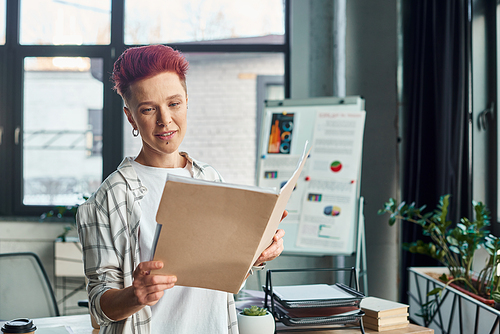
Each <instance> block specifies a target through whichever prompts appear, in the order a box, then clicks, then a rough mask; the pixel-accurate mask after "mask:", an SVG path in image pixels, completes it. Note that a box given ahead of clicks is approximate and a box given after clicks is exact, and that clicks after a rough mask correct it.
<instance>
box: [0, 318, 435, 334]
mask: <svg viewBox="0 0 500 334" xmlns="http://www.w3.org/2000/svg"><path fill="white" fill-rule="evenodd" d="M33 322H34V323H35V325H36V326H37V327H38V328H39V329H45V328H50V327H56V326H69V327H70V328H71V330H72V331H73V332H74V333H75V334H98V333H99V330H97V329H93V328H92V325H91V324H90V316H89V315H88V314H83V315H71V316H63V317H52V318H39V319H33ZM2 324H3V323H2V322H0V326H1V325H2ZM37 332H38V331H37ZM279 333H283V334H286V333H287V332H281V331H280V332H279ZM290 333H294V334H300V333H302V334H303V333H314V334H330V333H338V334H358V333H360V331H359V329H342V330H338V331H334V330H326V331H300V332H297V331H293V332H290ZM365 333H383V334H410V333H411V334H432V333H434V330H432V329H428V328H423V327H420V326H415V325H410V326H408V327H407V328H404V329H396V330H393V331H385V332H376V331H372V330H369V329H365Z"/></svg>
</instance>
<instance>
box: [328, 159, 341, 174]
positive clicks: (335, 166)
mask: <svg viewBox="0 0 500 334" xmlns="http://www.w3.org/2000/svg"><path fill="white" fill-rule="evenodd" d="M330 169H331V170H332V172H334V173H338V172H340V170H341V169H342V163H341V162H340V161H334V162H332V163H331V164H330Z"/></svg>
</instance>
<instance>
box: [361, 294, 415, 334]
mask: <svg viewBox="0 0 500 334" xmlns="http://www.w3.org/2000/svg"><path fill="white" fill-rule="evenodd" d="M361 309H362V310H363V311H364V312H365V316H364V317H363V325H364V326H365V327H366V328H368V329H372V330H376V331H377V332H382V331H388V330H393V329H399V328H405V327H407V326H408V324H409V321H408V305H405V304H401V303H396V302H393V301H390V300H385V299H380V298H376V297H366V298H364V299H363V300H362V301H361Z"/></svg>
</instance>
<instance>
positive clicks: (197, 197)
mask: <svg viewBox="0 0 500 334" xmlns="http://www.w3.org/2000/svg"><path fill="white" fill-rule="evenodd" d="M309 151H310V150H309ZM308 153H309V152H308ZM306 157H307V155H306V154H305V151H304V154H303V155H302V157H301V160H300V161H299V164H298V166H297V169H296V170H295V172H294V174H293V175H292V177H291V178H290V179H289V180H288V182H287V183H286V184H285V186H283V187H282V188H281V190H280V192H279V193H276V192H270V191H269V190H265V189H262V188H259V187H246V188H244V187H243V188H242V187H234V186H231V185H229V184H224V183H214V182H210V181H200V180H194V179H190V178H183V177H179V176H177V177H174V178H175V180H176V181H174V180H169V178H167V182H166V183H165V188H164V190H163V195H162V199H161V201H160V205H159V208H158V212H157V215H156V221H157V223H158V224H161V225H162V226H161V229H157V230H159V231H160V232H159V236H157V240H155V242H156V251H155V253H154V258H153V259H154V260H155V261H162V262H163V268H162V269H160V270H155V271H154V272H153V274H165V275H175V276H177V283H176V284H177V285H182V286H189V287H199V288H206V289H213V290H220V291H226V292H231V293H237V292H238V291H239V290H240V288H241V286H242V284H243V282H244V281H245V277H246V275H247V273H248V272H249V270H250V268H251V267H252V265H253V264H254V263H255V261H256V260H257V258H258V257H259V256H260V254H261V253H262V252H263V251H264V250H265V249H266V248H267V247H268V246H269V245H270V244H271V242H272V238H273V236H274V233H275V232H276V230H277V229H278V225H279V223H280V221H281V216H282V214H283V211H284V210H285V208H286V204H287V202H288V199H289V198H290V196H291V194H292V191H293V188H294V186H295V185H296V183H297V180H298V178H299V175H300V172H301V171H302V168H303V167H304V163H305V161H306ZM174 178H172V179H174ZM153 250H154V247H153Z"/></svg>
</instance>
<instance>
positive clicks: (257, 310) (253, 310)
mask: <svg viewBox="0 0 500 334" xmlns="http://www.w3.org/2000/svg"><path fill="white" fill-rule="evenodd" d="M243 314H244V315H249V316H261V315H266V314H267V309H266V308H263V307H258V306H255V305H253V306H250V307H246V308H244V309H243Z"/></svg>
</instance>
